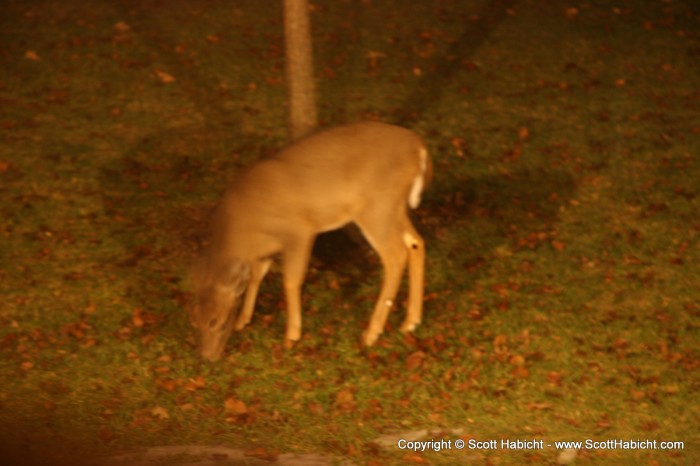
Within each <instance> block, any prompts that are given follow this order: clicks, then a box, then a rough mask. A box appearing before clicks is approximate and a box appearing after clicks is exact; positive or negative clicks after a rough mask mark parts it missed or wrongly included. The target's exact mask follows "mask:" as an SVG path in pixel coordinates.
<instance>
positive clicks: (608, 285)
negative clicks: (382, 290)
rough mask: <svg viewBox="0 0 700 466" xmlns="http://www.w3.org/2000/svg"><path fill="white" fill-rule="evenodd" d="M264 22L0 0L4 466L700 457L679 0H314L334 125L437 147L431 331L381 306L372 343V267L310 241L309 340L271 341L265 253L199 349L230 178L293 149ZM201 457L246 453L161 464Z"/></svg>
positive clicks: (275, 329) (272, 298)
mask: <svg viewBox="0 0 700 466" xmlns="http://www.w3.org/2000/svg"><path fill="white" fill-rule="evenodd" d="M281 11H282V7H281V2H278V1H265V2H263V1H254V0H237V1H230V0H229V1H223V0H205V1H197V2H188V1H184V0H172V1H165V0H147V1H136V0H89V1H81V2H67V1H59V0H44V1H41V0H26V1H24V0H23V1H19V0H15V1H5V2H3V3H2V4H1V5H0V24H1V27H0V104H1V105H0V236H1V239H0V295H1V296H2V300H1V301H0V303H1V304H0V381H2V383H1V384H0V447H1V449H0V455H2V457H3V458H6V459H10V461H9V462H8V463H7V464H28V463H30V462H33V461H36V462H39V463H40V464H53V463H58V462H61V461H67V462H73V463H74V461H75V458H101V457H103V456H105V455H107V456H108V455H113V454H115V453H116V452H123V451H144V450H143V449H144V448H147V447H154V446H166V445H200V446H226V447H230V448H236V449H241V450H243V451H244V452H245V453H246V454H248V455H249V458H250V461H253V460H254V459H255V458H258V459H260V458H263V459H265V460H274V459H275V458H277V457H278V455H285V454H289V453H299V454H305V453H316V454H320V455H324V456H327V457H334V458H344V459H346V460H349V461H351V462H353V463H355V464H371V465H379V464H381V465H393V464H403V463H407V462H408V463H417V464H420V463H424V464H425V463H429V464H437V465H440V464H482V465H522V464H557V461H558V459H559V460H561V461H564V458H563V457H561V456H560V455H562V454H563V453H562V452H563V450H562V449H561V448H557V446H556V445H555V443H554V442H559V441H581V442H585V441H586V440H590V441H591V442H607V441H609V440H623V441H629V440H635V441H638V440H641V441H644V440H651V441H653V440H656V441H657V447H658V448H656V449H653V448H646V449H640V448H636V449H625V448H604V446H605V444H595V445H591V444H589V445H588V446H586V445H584V447H583V448H580V449H577V450H578V451H577V457H576V464H583V465H605V464H615V465H635V466H639V465H649V466H653V465H666V464H682V465H690V464H700V450H699V448H700V404H699V403H698V402H697V400H698V399H699V398H700V393H699V392H700V377H699V376H698V369H699V366H700V328H699V325H698V322H699V320H698V318H699V317H700V247H699V244H698V243H699V241H698V237H699V235H700V216H698V211H699V208H700V192H699V186H700V184H699V180H700V161H699V160H698V157H699V156H700V37H699V31H700V8H698V5H697V4H696V2H694V1H693V0H685V1H684V0H659V1H644V0H625V1H620V2H607V1H583V0H569V1H565V0H550V1H540V0H520V1H516V0H493V1H491V0H470V1H465V2H456V1H450V0H436V1H423V0H418V1H414V2H398V1H389V0H363V1H342V2H338V1H332V0H317V1H314V2H313V8H312V25H313V28H314V34H313V36H314V46H315V60H316V74H317V78H318V91H319V102H318V105H319V113H320V117H321V120H322V123H323V125H324V126H325V125H333V124H339V123H344V122H350V121H356V120H361V119H375V120H382V121H385V122H388V123H395V124H400V125H403V126H406V127H409V128H411V129H413V130H414V131H416V132H417V133H419V134H421V135H422V136H423V137H424V138H425V140H426V142H427V143H428V146H429V148H430V152H431V155H432V158H433V163H434V171H435V175H434V181H433V184H432V186H431V187H430V189H429V190H428V191H427V192H426V195H425V197H424V202H423V204H422V205H421V207H420V208H419V209H418V210H417V211H416V212H415V215H414V220H415V224H416V228H417V229H418V231H420V232H421V234H422V235H423V236H424V238H425V240H426V245H427V251H428V258H427V264H426V282H427V283H426V298H425V315H424V321H423V324H422V325H421V326H420V327H419V328H418V329H417V331H416V332H415V334H413V335H409V336H405V335H402V334H401V333H400V332H398V326H399V324H400V322H401V319H402V317H403V316H402V314H403V307H402V306H399V308H400V309H399V310H398V311H397V312H394V314H392V316H390V319H389V325H388V328H387V331H386V332H385V334H384V335H383V336H382V338H381V339H380V341H379V342H378V343H377V345H376V346H374V347H372V348H370V349H363V348H362V347H361V345H360V335H361V332H362V330H363V328H364V327H365V326H366V324H367V322H368V318H369V314H370V312H371V310H372V306H373V302H374V300H375V299H376V295H377V293H378V289H379V284H380V280H381V266H380V264H379V261H378V259H377V258H376V256H375V255H374V253H373V251H372V250H371V249H370V248H369V247H368V246H366V245H364V244H358V243H356V242H355V241H352V240H349V239H347V238H346V237H345V236H343V235H342V234H334V235H325V236H324V237H322V238H320V240H319V242H318V245H317V246H318V247H317V249H316V254H315V257H314V259H313V260H312V263H311V268H310V270H309V273H308V276H307V280H306V284H305V287H304V295H303V305H304V334H303V338H302V340H301V341H300V342H299V343H298V344H297V345H296V346H295V347H294V348H292V349H288V350H287V349H284V348H283V344H282V343H283V342H282V340H283V335H284V325H285V316H284V312H283V311H284V297H283V293H282V287H281V276H280V272H279V268H278V267H277V268H273V270H272V271H271V273H270V276H269V277H268V278H267V280H266V281H265V282H264V284H263V287H262V289H261V294H260V298H259V302H258V306H257V309H256V314H255V316H254V318H253V322H252V323H251V325H250V326H249V327H248V328H246V329H245V330H244V331H242V332H240V333H236V334H234V335H233V336H232V338H231V339H230V341H229V344H228V347H227V350H226V355H225V357H224V359H222V360H221V361H219V362H217V363H206V362H205V361H203V360H201V358H200V357H199V356H198V354H197V352H196V348H195V335H194V332H193V330H192V329H191V327H190V326H189V322H188V319H187V313H186V311H185V308H186V307H187V305H188V303H189V302H190V300H191V282H190V280H189V278H188V270H189V266H190V264H191V263H192V260H193V258H194V257H195V251H196V250H197V247H198V244H199V243H200V242H201V239H202V235H203V232H204V227H205V225H206V218H207V215H208V213H209V211H210V210H211V208H212V207H213V205H214V204H215V203H216V201H217V199H218V198H219V196H220V195H221V194H222V192H223V190H224V189H225V187H226V184H227V181H228V180H229V179H230V178H231V176H232V174H234V173H235V172H236V170H238V169H239V168H241V167H244V166H246V165H248V164H250V163H252V162H254V161H256V160H259V159H261V158H264V157H268V156H270V155H272V154H274V153H275V151H276V150H278V149H279V148H280V147H282V146H284V145H285V143H286V142H287V134H286V120H285V119H286V106H285V101H286V95H285V87H284V86H285V83H284V54H283V50H284V47H283V25H282V16H281ZM404 299H405V290H403V291H402V293H401V295H400V301H401V302H402V303H403V301H404ZM400 439H404V440H419V441H429V440H445V441H450V442H451V448H443V449H442V450H440V451H434V450H430V449H428V450H426V451H423V452H413V451H411V450H408V449H401V448H399V443H398V442H399V440H400ZM501 440H508V441H513V442H516V441H518V440H521V441H532V440H535V441H540V440H542V442H543V444H544V447H543V448H530V449H527V448H520V449H508V448H504V447H502V446H501V444H500V442H501ZM457 441H464V442H465V445H467V448H464V449H462V450H459V449H457V448H455V446H454V445H455V442H457ZM491 441H495V442H496V448H486V447H487V446H489V445H491ZM669 441H673V442H683V444H682V445H680V444H676V445H673V447H672V448H668V449H666V448H661V442H669ZM477 442H479V443H477ZM402 445H404V446H405V444H402ZM470 445H471V446H474V448H470V447H469V446H470ZM549 445H551V446H549ZM564 456H565V455H564ZM279 457H282V456H279ZM215 460H216V461H219V463H217V464H243V463H241V462H233V460H232V459H231V458H228V459H227V457H226V456H225V455H223V454H219V455H217V454H206V453H203V454H202V455H200V456H197V455H187V454H180V455H171V456H164V457H159V458H156V459H154V460H153V461H154V464H155V463H158V464H191V463H192V462H196V461H215ZM98 462H99V460H98ZM273 464H274V463H273Z"/></svg>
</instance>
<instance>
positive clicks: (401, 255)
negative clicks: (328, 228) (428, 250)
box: [357, 211, 422, 346]
mask: <svg viewBox="0 0 700 466" xmlns="http://www.w3.org/2000/svg"><path fill="white" fill-rule="evenodd" d="M397 217H398V218H397ZM357 224H358V226H359V227H360V229H361V230H362V232H363V234H364V235H365V237H366V238H367V241H369V243H370V245H372V247H373V248H374V250H375V251H377V254H379V257H380V259H381V261H382V265H383V266H384V278H383V282H382V288H381V291H380V293H379V298H378V299H377V303H376V304H375V306H374V311H373V312H372V317H371V318H370V322H369V326H368V327H367V330H366V331H365V332H364V334H363V343H364V344H365V345H366V346H371V345H373V344H374V343H375V342H376V341H377V338H379V335H380V334H381V333H382V332H383V331H384V326H385V325H386V320H387V318H388V316H389V312H390V311H391V309H392V307H393V306H394V300H395V298H396V293H397V292H398V289H399V286H400V285H401V277H402V275H403V272H404V270H405V268H406V261H407V259H408V260H410V264H411V278H412V279H413V278H417V279H420V280H419V281H418V282H416V283H417V284H416V285H414V284H412V286H411V289H410V291H409V296H410V299H409V300H410V301H411V303H412V304H411V306H410V308H409V309H411V312H412V314H411V317H410V319H409V318H408V317H407V319H406V322H407V323H406V322H405V323H404V326H406V327H407V330H412V328H413V327H415V326H416V325H417V323H418V322H419V321H420V312H421V309H420V305H418V306H417V307H416V305H415V304H413V302H420V301H422V268H421V267H419V266H421V265H422V263H420V259H421V257H422V256H420V252H421V251H422V240H421V239H420V237H419V236H418V235H417V234H416V233H415V231H414V230H413V227H412V226H411V224H410V222H409V221H408V218H407V217H406V213H405V211H403V212H401V213H400V214H399V215H398V216H397V215H396V214H395V215H394V216H393V219H392V217H391V216H382V215H381V214H380V213H377V212H375V213H373V215H371V216H368V217H365V218H361V219H358V221H357ZM409 244H410V245H411V247H408V245H409ZM416 244H417V245H418V248H417V249H414V246H415V245H416ZM411 251H414V252H411ZM415 251H418V252H415ZM417 260H418V262H417ZM409 327H410V328H409ZM402 328H403V327H402Z"/></svg>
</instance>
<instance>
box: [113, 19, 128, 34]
mask: <svg viewBox="0 0 700 466" xmlns="http://www.w3.org/2000/svg"><path fill="white" fill-rule="evenodd" d="M114 30H115V31H117V32H121V33H124V32H127V31H130V30H131V26H129V25H128V24H126V23H125V22H124V21H119V22H118V23H117V24H115V25H114Z"/></svg>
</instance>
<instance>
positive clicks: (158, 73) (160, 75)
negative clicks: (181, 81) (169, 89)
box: [155, 70, 175, 84]
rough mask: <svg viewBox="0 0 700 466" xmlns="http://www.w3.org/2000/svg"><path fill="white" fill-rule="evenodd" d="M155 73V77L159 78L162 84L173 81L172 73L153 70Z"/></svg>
mask: <svg viewBox="0 0 700 466" xmlns="http://www.w3.org/2000/svg"><path fill="white" fill-rule="evenodd" d="M155 74H156V77H157V78H158V79H159V80H160V82H162V83H163V84H170V83H173V82H175V78H174V77H173V76H172V75H170V74H168V73H166V72H165V71H161V70H156V71H155Z"/></svg>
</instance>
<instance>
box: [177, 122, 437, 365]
mask: <svg viewBox="0 0 700 466" xmlns="http://www.w3.org/2000/svg"><path fill="white" fill-rule="evenodd" d="M431 177H432V162H431V159H430V157H429V155H428V151H427V148H426V144H425V143H424V142H423V140H422V139H421V138H420V137H419V136H418V135H417V134H415V133H414V132H412V131H410V130H408V129H405V128H402V127H399V126H393V125H389V124H385V123H379V122H359V123H354V124H348V125H344V126H338V127H334V128H331V129H327V130H322V131H319V132H316V133H313V134H311V135H310V136H307V137H305V138H303V139H301V140H299V141H297V142H294V143H293V144H292V145H290V146H288V147H287V148H286V149H283V150H282V151H281V152H279V153H278V154H277V155H275V156H273V157H270V158H267V159H263V160H261V161H259V162H257V163H254V164H253V165H251V166H249V167H247V168H244V169H242V170H241V171H240V172H238V173H237V174H235V175H234V179H233V182H232V183H230V185H229V187H228V189H227V190H226V192H225V194H224V196H223V198H222V199H221V201H220V202H219V204H218V206H217V207H216V208H215V210H214V214H213V217H212V221H211V227H210V236H209V244H208V245H207V247H206V248H205V250H204V252H203V254H202V255H201V256H200V258H199V259H198V260H197V261H196V265H195V267H194V268H193V269H194V274H193V275H194V276H193V279H194V285H195V286H194V299H193V306H191V307H190V309H189V311H190V320H191V323H192V325H193V326H194V327H195V329H197V330H198V331H199V351H200V353H201V356H202V357H203V358H204V359H207V360H210V361H216V360H218V359H220V358H221V357H222V355H223V353H224V349H225V345H226V342H227V340H228V338H229V336H230V335H231V333H232V331H233V330H234V329H235V330H237V331H238V330H242V329H243V328H244V327H245V326H246V325H248V324H249V323H250V322H251V319H252V316H253V310H254V308H255V302H256V299H257V295H258V291H259V289H260V284H261V282H262V280H263V278H264V277H265V275H266V273H267V272H268V270H269V269H270V265H271V264H272V262H273V260H274V259H275V258H277V257H279V258H280V259H281V268H282V270H281V271H282V281H283V289H284V294H285V298H286V299H285V300H286V313H287V320H286V332H285V337H284V344H285V347H291V346H292V345H293V344H294V343H295V342H297V341H298V340H299V339H300V337H301V323H302V312H301V287H302V285H303V282H304V278H305V275H306V272H307V269H308V264H309V260H310V256H311V251H312V247H313V244H314V241H315V238H316V236H317V235H319V234H320V233H323V232H328V231H331V230H336V229H339V228H341V227H343V226H345V225H347V224H350V223H354V224H355V225H357V227H358V228H359V230H360V232H361V233H362V235H363V236H364V238H365V239H366V240H367V242H368V243H369V245H370V246H371V247H372V248H373V249H374V251H376V253H377V254H378V256H379V259H380V261H381V264H382V266H383V281H382V285H381V291H380V293H379V297H378V299H377V302H376V304H375V305H374V310H373V312H372V315H371V318H370V321H369V325H368V326H367V328H366V330H365V331H364V332H363V333H362V343H363V345H364V346H366V347H369V346H372V345H373V344H374V343H375V342H376V341H377V339H378V338H379V336H380V334H382V333H383V331H384V327H385V325H386V321H387V318H388V315H389V312H390V310H391V309H392V308H393V307H394V304H395V303H394V300H395V298H396V294H397V292H398V289H399V287H400V285H401V281H402V278H403V275H404V272H405V270H406V268H407V264H408V280H409V286H408V306H407V311H406V316H405V318H404V321H403V323H402V324H401V327H400V330H401V331H402V332H412V331H413V330H414V329H415V328H416V327H417V326H418V324H420V323H421V319H422V313H423V288H424V275H425V271H424V268H425V243H424V240H423V238H421V236H420V235H419V234H418V233H417V232H416V230H415V228H414V226H413V224H412V223H411V220H410V219H409V214H408V208H409V207H410V208H411V209H415V208H417V207H418V205H419V204H420V201H421V195H422V193H423V191H424V189H425V188H426V187H427V186H428V184H429V182H430V180H431ZM238 307H240V308H241V309H240V311H239V312H238V314H237V315H236V312H235V310H236V309H237V308H238Z"/></svg>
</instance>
